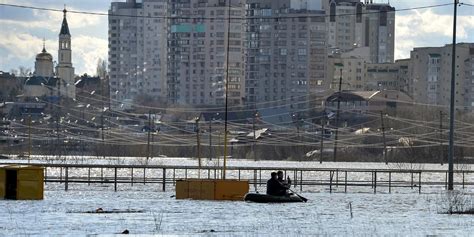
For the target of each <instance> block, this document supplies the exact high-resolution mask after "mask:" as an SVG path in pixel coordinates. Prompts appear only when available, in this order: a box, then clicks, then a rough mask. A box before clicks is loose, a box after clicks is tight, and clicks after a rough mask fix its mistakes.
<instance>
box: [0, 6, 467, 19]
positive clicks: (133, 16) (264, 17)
mask: <svg viewBox="0 0 474 237" xmlns="http://www.w3.org/2000/svg"><path fill="white" fill-rule="evenodd" d="M463 4H464V5H467V6H474V5H471V4H468V3H463ZM451 5H453V3H445V4H435V5H428V6H419V7H410V8H401V9H395V10H391V9H389V10H388V11H370V12H362V13H345V14H336V15H335V16H336V17H340V16H355V15H369V14H378V13H381V12H403V11H412V10H421V9H429V8H436V7H444V6H451ZM0 6H5V7H15V8H23V9H32V10H40V11H52V12H63V10H64V9H56V8H46V7H34V6H27V5H18V4H8V3H0ZM68 13H75V14H86V15H95V16H109V17H130V18H144V19H189V20H229V19H230V20H247V19H283V18H287V19H292V18H302V17H303V18H304V17H325V18H327V17H331V16H333V15H330V14H325V15H313V14H307V15H303V14H301V13H295V14H298V16H246V17H201V16H197V17H194V16H190V17H186V16H137V15H126V14H111V13H105V12H89V11H76V10H68ZM284 14H292V13H291V12H290V13H284Z"/></svg>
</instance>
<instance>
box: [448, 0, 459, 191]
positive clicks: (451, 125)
mask: <svg viewBox="0 0 474 237" xmlns="http://www.w3.org/2000/svg"><path fill="white" fill-rule="evenodd" d="M458 3H459V1H458V0H454V20H453V45H452V47H453V52H452V61H451V103H450V107H449V112H450V114H449V115H450V116H449V155H448V163H449V164H448V190H453V158H454V101H455V91H456V20H457V9H458Z"/></svg>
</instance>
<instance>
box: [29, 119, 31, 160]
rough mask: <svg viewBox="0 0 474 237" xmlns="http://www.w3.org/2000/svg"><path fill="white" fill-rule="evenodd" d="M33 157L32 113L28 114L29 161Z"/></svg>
mask: <svg viewBox="0 0 474 237" xmlns="http://www.w3.org/2000/svg"><path fill="white" fill-rule="evenodd" d="M30 159H31V114H30V115H29V116H28V163H30Z"/></svg>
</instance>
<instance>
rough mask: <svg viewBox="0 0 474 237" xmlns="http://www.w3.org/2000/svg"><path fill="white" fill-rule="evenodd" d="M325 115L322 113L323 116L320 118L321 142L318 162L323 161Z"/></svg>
mask: <svg viewBox="0 0 474 237" xmlns="http://www.w3.org/2000/svg"><path fill="white" fill-rule="evenodd" d="M324 116H326V115H323V118H322V119H321V139H320V140H321V144H320V150H319V151H320V152H319V163H320V164H322V163H323V150H324V123H325V122H326V119H325V117H324Z"/></svg>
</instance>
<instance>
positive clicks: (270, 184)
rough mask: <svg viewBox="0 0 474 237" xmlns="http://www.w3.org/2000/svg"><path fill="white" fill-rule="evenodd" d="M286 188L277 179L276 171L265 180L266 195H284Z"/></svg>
mask: <svg viewBox="0 0 474 237" xmlns="http://www.w3.org/2000/svg"><path fill="white" fill-rule="evenodd" d="M288 188H289V187H286V186H284V185H283V184H282V183H280V182H279V181H278V175H277V173H276V172H272V173H271V178H270V179H269V180H268V181H267V195H273V196H284V195H286V193H287V190H288Z"/></svg>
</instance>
